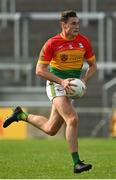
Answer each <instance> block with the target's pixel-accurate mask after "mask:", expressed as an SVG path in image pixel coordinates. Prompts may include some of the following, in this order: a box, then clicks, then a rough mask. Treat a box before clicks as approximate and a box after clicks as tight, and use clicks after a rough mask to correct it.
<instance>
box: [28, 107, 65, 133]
mask: <svg viewBox="0 0 116 180" xmlns="http://www.w3.org/2000/svg"><path fill="white" fill-rule="evenodd" d="M27 121H28V122H29V123H31V124H32V125H34V126H35V127H37V128H39V129H41V130H42V131H44V132H45V133H47V134H49V135H55V134H56V133H57V132H58V130H59V129H60V127H61V126H62V124H63V123H64V120H63V118H62V117H61V116H60V114H59V113H58V111H57V110H56V108H55V106H54V105H52V108H51V114H50V117H49V119H47V118H45V117H44V116H37V115H33V114H29V115H28V118H27Z"/></svg>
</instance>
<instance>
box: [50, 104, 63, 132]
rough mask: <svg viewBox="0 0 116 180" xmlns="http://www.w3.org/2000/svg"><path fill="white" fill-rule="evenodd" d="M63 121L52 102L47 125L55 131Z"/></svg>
mask: <svg viewBox="0 0 116 180" xmlns="http://www.w3.org/2000/svg"><path fill="white" fill-rule="evenodd" d="M63 123H64V119H63V118H62V117H61V115H60V114H59V112H58V111H57V109H56V107H55V106H54V104H52V109H51V114H50V117H49V121H48V126H49V127H50V128H52V129H55V130H56V131H57V130H59V128H60V127H61V126H62V124H63Z"/></svg>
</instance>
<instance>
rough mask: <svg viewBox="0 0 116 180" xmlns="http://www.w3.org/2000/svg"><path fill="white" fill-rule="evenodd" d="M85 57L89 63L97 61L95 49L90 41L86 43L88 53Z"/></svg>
mask: <svg viewBox="0 0 116 180" xmlns="http://www.w3.org/2000/svg"><path fill="white" fill-rule="evenodd" d="M84 57H85V59H87V60H88V61H95V59H96V58H95V54H94V51H93V48H92V46H91V43H90V41H89V40H88V39H87V41H86V53H85V56H84Z"/></svg>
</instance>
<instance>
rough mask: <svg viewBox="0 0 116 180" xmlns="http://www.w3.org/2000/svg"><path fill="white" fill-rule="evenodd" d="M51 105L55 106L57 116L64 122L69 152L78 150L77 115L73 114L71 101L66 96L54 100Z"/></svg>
mask: <svg viewBox="0 0 116 180" xmlns="http://www.w3.org/2000/svg"><path fill="white" fill-rule="evenodd" d="M53 104H54V105H55V107H56V109H57V111H58V112H59V114H60V115H61V116H62V117H63V119H64V120H65V122H66V139H67V142H68V144H69V148H70V151H71V152H76V151H77V150H78V146H77V126H78V115H77V113H76V112H75V110H74V108H73V106H72V104H71V101H70V99H69V98H67V97H66V96H62V97H57V98H54V100H53Z"/></svg>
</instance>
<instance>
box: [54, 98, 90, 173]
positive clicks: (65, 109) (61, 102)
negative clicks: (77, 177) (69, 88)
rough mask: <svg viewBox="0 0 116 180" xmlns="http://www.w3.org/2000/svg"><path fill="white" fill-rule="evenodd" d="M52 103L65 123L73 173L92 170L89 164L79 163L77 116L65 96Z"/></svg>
mask: <svg viewBox="0 0 116 180" xmlns="http://www.w3.org/2000/svg"><path fill="white" fill-rule="evenodd" d="M53 103H54V105H55V107H56V109H57V110H58V112H59V114H60V115H61V116H62V117H63V119H64V120H65V122H66V140H67V143H68V144H69V148H70V151H71V154H72V159H73V162H74V173H81V172H83V171H87V170H89V169H91V168H92V165H91V164H85V163H83V162H82V161H80V158H79V153H78V142H77V137H78V133H77V131H78V130H77V128H78V115H77V113H76V112H75V110H74V107H73V106H72V104H71V101H70V100H69V98H67V97H66V96H64V97H57V98H54V100H53Z"/></svg>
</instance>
